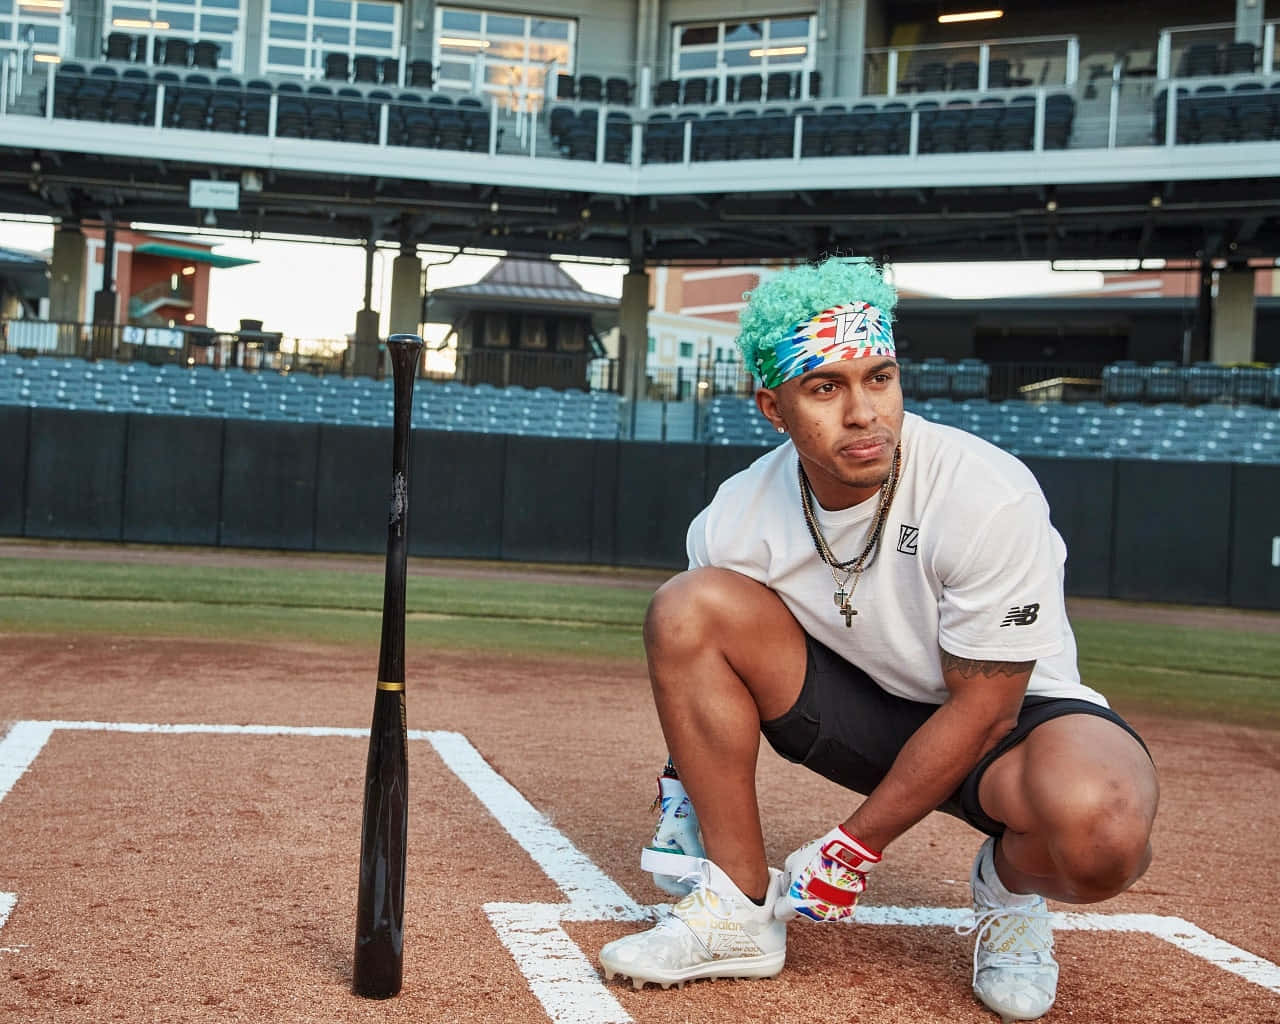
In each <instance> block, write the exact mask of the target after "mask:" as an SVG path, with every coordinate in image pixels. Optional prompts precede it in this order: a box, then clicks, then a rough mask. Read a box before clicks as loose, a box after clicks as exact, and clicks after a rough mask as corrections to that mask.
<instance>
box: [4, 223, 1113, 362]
mask: <svg viewBox="0 0 1280 1024" xmlns="http://www.w3.org/2000/svg"><path fill="white" fill-rule="evenodd" d="M183 233H190V232H189V229H183ZM214 240H215V239H211V238H205V239H204V241H214ZM52 245H53V226H52V225H51V224H50V223H49V222H33V221H20V220H13V219H9V220H0V246H7V247H10V248H16V249H26V250H29V251H34V252H39V251H41V250H46V249H48V248H50V247H51V246H52ZM214 251H215V252H218V253H220V254H222V255H224V256H237V257H244V258H247V259H252V260H257V261H258V262H257V263H255V264H252V265H250V266H243V267H236V268H233V269H226V270H214V272H213V276H212V279H211V284H210V290H209V326H211V327H213V328H215V329H216V330H234V329H235V328H236V327H237V326H239V322H240V319H241V318H242V317H243V318H249V319H255V320H261V321H262V322H263V327H264V329H266V330H269V331H282V332H283V333H284V334H285V335H286V336H287V337H293V338H304V339H306V338H314V339H326V338H327V339H341V338H344V337H346V336H347V335H348V334H350V333H352V332H353V331H354V330H355V319H356V311H357V310H358V309H359V308H360V306H361V305H362V302H363V298H364V250H363V248H361V247H360V246H355V245H343V244H323V243H303V242H283V241H274V240H258V241H252V240H250V239H248V238H232V239H227V240H224V241H221V242H219V243H218V244H217V248H216V249H215V250H214ZM396 255H397V251H396V250H395V249H386V250H379V251H378V253H377V254H376V256H375V259H374V289H373V306H374V308H375V309H378V310H380V311H381V312H382V313H383V316H384V318H385V316H386V312H387V309H388V308H389V306H390V301H389V298H390V290H391V262H392V260H393V259H394V258H395V256H396ZM450 255H451V253H444V252H442V253H433V252H427V251H424V252H423V253H422V259H423V262H424V264H425V263H432V262H441V263H442V264H443V261H445V260H448V259H449V256H450ZM494 262H495V258H494V257H492V256H472V255H459V256H458V257H457V258H456V259H454V260H452V261H451V262H449V263H448V264H446V265H441V266H439V267H436V268H434V269H431V270H428V272H427V281H428V286H429V287H430V288H445V287H452V286H454V285H459V284H469V283H471V282H473V281H476V280H478V279H479V278H480V277H481V276H483V275H484V273H485V272H486V271H487V270H488V269H489V268H490V267H492V266H493V264H494ZM564 267H565V270H567V271H568V272H569V273H570V274H571V275H572V276H573V277H574V278H576V279H577V280H578V281H579V282H580V283H581V284H582V285H583V286H584V287H586V288H589V289H591V290H592V291H598V292H603V293H605V294H609V295H615V296H617V295H620V294H621V292H622V275H623V273H624V272H625V267H623V266H621V265H617V266H601V265H598V264H597V265H591V264H575V263H566V264H564ZM893 277H894V280H895V282H896V283H897V284H898V285H899V287H902V288H906V289H910V290H911V291H914V292H923V293H926V294H931V295H937V296H940V297H944V298H990V297H996V296H1016V295H1047V294H1060V293H1064V292H1071V291H1079V290H1082V289H1089V288H1096V287H1098V286H1099V285H1101V282H1102V275H1101V274H1100V273H1098V272H1096V271H1070V272H1064V271H1054V270H1051V269H1050V267H1049V264H1048V263H964V264H946V263H942V264H898V265H896V266H894V267H893ZM384 328H385V320H384ZM446 331H447V329H446V328H445V327H444V326H443V325H438V326H436V327H433V328H428V329H426V330H424V334H425V335H426V336H427V338H428V340H429V341H438V340H440V339H441V338H442V337H443V336H444V334H445V333H446Z"/></svg>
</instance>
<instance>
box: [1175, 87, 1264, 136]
mask: <svg viewBox="0 0 1280 1024" xmlns="http://www.w3.org/2000/svg"><path fill="white" fill-rule="evenodd" d="M1168 123H1169V122H1168V91H1167V90H1164V89H1161V90H1160V91H1159V92H1158V93H1156V98H1155V109H1154V112H1153V122H1152V132H1153V136H1154V141H1155V142H1156V143H1157V144H1159V143H1162V142H1164V141H1165V137H1166V131H1167V125H1168ZM1174 124H1175V127H1174V131H1175V138H1176V141H1177V142H1178V143H1179V144H1180V145H1183V144H1186V143H1192V144H1195V143H1206V142H1265V141H1267V140H1270V139H1280V81H1275V82H1272V83H1271V86H1270V88H1268V87H1267V86H1266V85H1265V83H1263V82H1261V81H1252V80H1251V81H1244V82H1236V83H1235V84H1234V85H1232V86H1231V87H1230V89H1228V88H1227V86H1226V85H1221V84H1217V83H1209V84H1206V85H1199V86H1179V87H1178V93H1177V117H1176V120H1175V122H1174Z"/></svg>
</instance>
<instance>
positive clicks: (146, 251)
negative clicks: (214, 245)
mask: <svg viewBox="0 0 1280 1024" xmlns="http://www.w3.org/2000/svg"><path fill="white" fill-rule="evenodd" d="M133 251H134V252H135V253H137V254H138V255H140V256H164V257H166V258H168V259H174V260H190V261H191V262H192V263H207V264H209V266H211V267H219V268H226V267H243V266H247V265H248V264H250V263H257V262H258V261H257V260H248V259H243V258H241V257H239V256H220V255H218V254H217V253H216V252H209V250H208V249H192V248H190V247H189V246H185V245H174V244H172V243H171V242H144V243H143V244H142V245H139V246H136V247H135V248H134V250H133Z"/></svg>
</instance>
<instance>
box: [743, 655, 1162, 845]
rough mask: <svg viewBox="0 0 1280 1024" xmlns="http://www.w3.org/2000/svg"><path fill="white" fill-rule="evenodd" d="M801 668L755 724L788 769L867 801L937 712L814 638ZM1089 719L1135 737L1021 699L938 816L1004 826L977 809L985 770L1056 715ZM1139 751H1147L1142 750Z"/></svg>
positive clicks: (1072, 707)
mask: <svg viewBox="0 0 1280 1024" xmlns="http://www.w3.org/2000/svg"><path fill="white" fill-rule="evenodd" d="M806 643H807V647H808V653H809V658H808V665H807V666H806V668H805V673H804V686H803V687H802V688H801V690H800V696H799V697H797V698H796V702H795V705H794V706H793V707H792V708H791V710H789V711H787V712H786V713H784V714H783V715H781V716H780V717H778V718H774V719H771V720H769V721H768V722H764V723H762V724H761V730H762V731H763V733H764V736H765V739H767V740H768V741H769V745H770V746H772V747H773V749H774V750H776V751H777V752H778V753H779V754H781V755H782V756H783V757H785V758H786V759H787V760H788V761H794V762H795V763H796V764H802V765H804V766H805V767H806V768H809V769H811V770H812V771H815V772H817V773H818V774H819V775H821V776H823V777H824V778H828V779H830V780H831V781H832V782H836V783H839V784H840V785H841V786H844V787H845V788H847V789H851V790H853V791H854V792H855V793H862V794H864V795H865V794H867V793H870V792H871V791H872V790H873V789H875V788H876V786H878V785H879V784H880V780H881V779H883V778H884V777H885V775H886V774H887V773H888V771H889V768H890V767H891V766H892V764H893V762H894V759H895V758H897V756H898V751H900V750H901V749H902V747H903V745H904V744H905V743H906V742H907V740H908V739H909V738H910V737H911V736H912V734H913V733H914V732H915V731H916V730H917V729H919V728H920V726H921V725H923V724H924V722H925V719H927V718H928V717H929V716H930V715H932V714H933V713H934V712H935V711H936V710H937V709H938V705H936V704H922V703H920V702H918V701H912V700H907V699H905V698H903V697H897V696H894V695H893V694H891V693H888V692H886V691H885V690H882V689H881V688H880V687H879V686H877V685H876V684H875V683H874V682H872V680H871V677H870V676H868V675H867V674H866V673H865V672H863V671H862V669H860V668H858V667H857V666H855V665H851V664H850V663H849V662H847V661H845V660H844V659H843V658H841V657H840V656H839V655H838V654H836V653H834V652H833V651H832V650H831V649H830V648H828V647H825V646H824V645H822V644H821V643H819V642H818V641H817V640H815V639H813V637H806ZM1078 714H1083V715H1096V716H1098V717H1099V718H1105V719H1107V721H1110V722H1115V723H1116V725H1118V726H1120V728H1122V729H1124V730H1125V731H1126V732H1128V733H1129V734H1130V735H1131V736H1132V737H1133V738H1134V739H1136V740H1137V741H1138V742H1139V743H1142V737H1141V736H1139V735H1138V734H1137V733H1136V732H1135V731H1134V729H1133V727H1132V726H1130V725H1129V723H1128V722H1126V721H1125V720H1124V719H1123V718H1121V717H1120V716H1119V715H1117V714H1116V713H1115V712H1114V711H1112V710H1111V709H1110V708H1107V707H1103V706H1102V705H1101V704H1094V703H1093V702H1092V701H1087V700H1079V699H1076V698H1068V697H1034V696H1028V697H1026V698H1025V699H1024V700H1023V702H1022V710H1021V712H1019V714H1018V724H1017V725H1015V726H1014V727H1013V730H1012V731H1011V732H1010V733H1009V734H1008V735H1006V736H1005V737H1004V738H1003V739H1001V740H1000V742H999V743H997V744H996V745H995V746H994V747H993V748H992V749H991V750H990V751H988V752H987V753H986V754H985V755H984V756H983V758H982V760H981V761H979V762H978V764H977V765H976V766H975V767H974V769H973V771H971V772H970V773H969V774H968V776H967V777H966V778H965V780H964V782H962V783H961V784H960V786H959V788H958V789H957V790H956V791H955V792H954V793H952V794H951V796H949V797H948V798H947V799H946V800H945V801H943V802H942V804H941V805H939V807H938V810H940V811H945V812H946V813H947V814H952V815H955V817H957V818H960V819H962V820H963V821H967V822H968V823H969V824H970V825H972V826H973V827H974V828H976V829H979V830H981V831H983V832H986V833H987V834H988V835H993V836H998V835H1000V834H1001V833H1002V832H1004V825H1002V824H1001V823H1000V822H998V821H996V820H995V819H994V818H992V817H990V816H989V815H987V814H986V813H985V812H984V811H983V810H982V807H981V805H980V804H979V803H978V784H979V783H980V782H981V781H982V776H983V774H984V773H985V772H986V770H987V768H988V767H989V766H990V765H991V762H993V761H994V760H995V759H996V758H997V757H999V756H1000V755H1001V754H1003V753H1005V751H1007V750H1009V749H1010V748H1012V747H1014V746H1016V745H1017V744H1019V743H1021V742H1022V741H1023V740H1024V739H1026V738H1027V735H1028V734H1029V733H1030V732H1031V730H1032V729H1034V728H1035V727H1036V726H1037V725H1040V724H1042V723H1044V722H1047V721H1049V720H1050V719H1051V718H1057V717H1059V716H1060V715H1078ZM1142 749H1143V750H1146V749H1147V746H1146V744H1145V743H1142Z"/></svg>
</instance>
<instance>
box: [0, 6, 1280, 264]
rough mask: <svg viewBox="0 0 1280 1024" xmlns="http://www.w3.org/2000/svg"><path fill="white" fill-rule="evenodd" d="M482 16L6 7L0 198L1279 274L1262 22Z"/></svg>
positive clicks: (1279, 112) (857, 9)
mask: <svg viewBox="0 0 1280 1024" xmlns="http://www.w3.org/2000/svg"><path fill="white" fill-rule="evenodd" d="M6 5H7V6H6ZM488 6H491V7H492V9H486V7H462V6H454V5H446V4H432V3H428V2H421V0H410V2H408V3H396V2H387V0H89V2H87V3H81V2H76V3H73V2H72V0H0V52H3V53H4V54H5V63H4V74H3V76H2V78H0V126H2V129H0V130H2V134H0V204H2V205H3V207H4V208H6V209H8V210H10V211H15V212H32V213H50V214H53V215H55V216H72V217H76V216H81V215H86V211H88V213H87V215H90V216H97V215H98V214H99V213H100V212H101V211H103V210H111V211H112V212H113V213H114V214H115V215H116V216H117V217H118V218H119V219H122V220H124V219H129V220H148V221H162V220H167V221H169V222H174V221H177V222H182V221H184V220H185V221H197V220H199V219H200V217H201V216H202V215H204V213H205V210H204V208H203V207H200V206H199V203H198V201H197V202H193V200H192V199H191V193H190V191H189V183H190V182H191V181H192V180H206V179H213V178H216V179H220V180H222V181H224V182H228V183H234V184H238V185H241V186H242V188H241V190H240V194H239V198H238V201H237V207H238V208H237V209H229V210H219V211H217V213H216V217H217V220H218V222H219V223H220V224H222V225H224V226H233V227H248V228H256V229H258V230H281V231H293V232H301V233H315V232H320V231H323V232H324V233H328V234H348V235H351V236H353V237H368V236H369V235H370V234H376V235H381V236H383V237H386V238H389V239H396V238H397V237H399V238H405V237H416V238H419V239H420V240H427V241H435V242H440V243H443V244H458V245H471V246H476V245H486V244H487V245H489V246H501V247H503V248H508V249H518V250H523V251H531V252H545V251H559V252H563V251H576V252H580V253H583V254H587V255H600V256H613V257H623V258H630V259H632V260H633V261H634V260H635V259H637V257H641V256H643V257H647V258H649V259H697V258H707V257H708V256H713V257H718V258H723V259H729V260H733V259H742V258H756V259H758V258H761V257H769V256H795V255H806V254H809V253H811V252H814V251H823V250H829V249H831V248H837V247H841V246H844V247H848V248H850V249H854V250H856V251H872V252H876V253H878V254H881V255H885V256H890V257H895V258H900V259H901V258H917V259H919V258H981V257H1004V258H1019V257H1023V258H1025V257H1043V256H1049V257H1053V256H1063V257H1065V256H1106V255H1123V256H1142V255H1145V256H1179V257H1186V256H1189V255H1192V254H1196V253H1200V254H1207V255H1211V256H1212V255H1221V256H1223V257H1226V258H1239V257H1240V256H1242V255H1245V256H1247V255H1255V256H1257V255H1275V254H1276V253H1277V252H1280V244H1277V243H1280V220H1278V219H1277V217H1276V216H1275V213H1276V210H1277V204H1280V188H1277V183H1278V182H1280V178H1278V177H1277V168H1278V167H1280V59H1278V58H1280V55H1278V54H1277V51H1276V34H1277V33H1276V28H1277V24H1280V18H1277V19H1273V20H1268V19H1267V17H1266V15H1267V14H1268V13H1271V14H1276V15H1280V10H1276V11H1271V12H1268V11H1267V10H1266V9H1265V8H1264V5H1263V4H1262V3H1260V2H1259V3H1254V4H1252V5H1250V4H1247V3H1244V2H1242V3H1240V4H1239V5H1238V9H1237V5H1232V4H1226V3H1221V2H1218V3H1213V2H1205V3H1169V4H1162V5H1160V6H1159V7H1158V8H1157V9H1156V10H1157V11H1158V13H1156V14H1153V13H1151V10H1152V9H1151V8H1150V6H1142V5H1135V6H1142V10H1134V11H1128V10H1126V11H1123V12H1117V10H1116V8H1115V5H1114V4H1096V3H1092V2H1083V0H1082V2H1077V3H1039V4H1031V3H1023V2H1021V0H1019V2H1015V3H1010V4H1006V5H1005V7H1006V10H1005V14H1004V17H1002V18H1000V19H999V20H995V21H983V22H961V23H959V24H945V25H944V24H940V23H939V20H938V14H939V10H940V8H939V7H938V5H937V4H934V3H928V4H924V3H916V2H890V0H884V2H881V3H871V4H860V3H853V2H849V0H844V2H828V0H822V2H817V3H815V4H812V5H803V4H802V5H800V6H799V7H797V6H796V5H794V4H789V3H778V4H776V5H775V4H764V3H756V2H748V3H746V4H745V5H744V4H743V3H736V4H733V5H730V4H717V3H705V2H699V3H694V2H692V0H674V2H671V3H667V4H664V5H658V4H655V3H652V2H650V0H635V2H623V0H614V2H610V3H592V4H587V3H585V2H578V3H574V2H558V3H557V2H548V3H545V4H543V5H541V6H540V7H539V9H538V10H537V11H536V12H531V11H530V10H529V8H528V6H526V5H519V6H518V7H516V8H513V7H512V6H509V5H503V4H499V3H494V4H492V5H488ZM744 6H745V8H746V10H745V11H744ZM974 6H981V5H974ZM1273 6H1276V7H1280V4H1275V3H1273ZM943 7H944V8H945V7H946V5H943ZM1175 18H1176V19H1177V20H1170V19H1175ZM1224 182H1225V184H1224ZM193 206H195V207H196V209H195V210H194V211H193V209H192V207H193Z"/></svg>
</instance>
